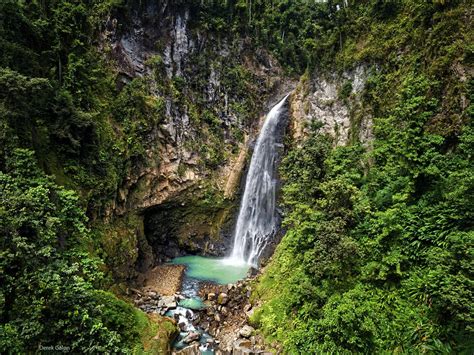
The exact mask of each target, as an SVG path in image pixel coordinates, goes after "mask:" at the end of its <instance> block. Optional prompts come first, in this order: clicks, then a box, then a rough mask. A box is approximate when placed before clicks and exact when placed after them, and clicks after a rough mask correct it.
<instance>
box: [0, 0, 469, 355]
mask: <svg viewBox="0 0 474 355" xmlns="http://www.w3.org/2000/svg"><path fill="white" fill-rule="evenodd" d="M158 3H160V2H158ZM146 4H148V2H147V1H140V2H136V1H131V0H130V1H126V0H123V1H122V0H107V1H99V0H80V1H73V0H42V1H39V0H32V1H21V0H5V1H1V2H0V226H1V238H2V239H1V241H0V243H1V250H0V318H1V320H2V324H1V325H0V352H8V351H10V352H13V353H16V352H18V353H23V352H34V351H37V350H38V349H39V346H40V345H41V346H50V345H61V344H62V345H64V346H67V347H70V350H71V351H74V352H93V353H96V352H126V353H127V352H128V353H130V352H134V351H137V352H139V351H141V350H149V351H152V352H153V351H154V352H159V351H164V350H163V349H166V348H167V344H165V343H163V341H166V339H167V337H168V336H169V335H170V334H172V332H173V329H172V328H173V327H172V326H171V325H170V323H166V324H160V325H157V324H158V323H159V322H160V320H159V319H158V320H157V319H154V320H150V319H149V318H147V317H146V315H145V314H144V313H142V312H140V311H138V310H137V309H135V308H133V307H132V306H131V305H130V304H129V303H127V302H126V301H123V300H120V299H119V298H117V297H116V296H115V295H114V294H112V293H110V292H109V291H107V290H109V289H110V286H111V285H112V284H113V282H114V281H116V280H112V279H111V277H110V275H111V273H110V270H111V269H112V271H113V272H112V274H113V276H115V277H117V278H118V279H121V278H122V275H124V276H123V278H127V277H128V276H129V273H128V271H127V270H125V269H124V268H126V267H127V266H129V265H133V263H134V262H135V261H136V259H137V257H138V256H137V255H138V252H137V250H136V249H135V248H136V247H137V245H138V243H139V241H137V235H136V230H137V225H138V224H139V222H137V219H138V218H136V216H126V217H125V218H124V220H123V221H121V222H120V223H116V224H114V225H107V226H104V225H101V220H102V218H103V217H104V215H105V213H104V211H105V210H106V207H107V206H108V205H110V204H111V201H112V202H114V201H115V199H116V196H117V191H118V189H119V188H120V187H121V184H122V183H123V181H124V180H126V179H127V174H128V173H129V172H130V170H131V168H132V167H134V166H137V165H138V164H139V163H143V160H144V157H145V156H146V152H147V148H148V147H147V146H146V144H147V142H148V141H147V137H148V136H149V135H150V132H151V131H152V129H153V128H154V127H157V126H159V125H160V124H161V123H162V122H163V119H164V115H165V112H164V111H165V110H166V107H165V106H166V105H165V102H164V98H170V99H171V101H172V102H173V104H175V105H176V106H177V107H178V108H180V109H183V108H186V110H187V111H186V112H187V114H188V116H189V120H190V121H191V122H192V125H193V127H195V130H196V132H197V135H196V139H191V140H189V142H186V143H187V144H188V145H189V149H190V150H192V151H196V152H198V153H199V154H200V156H201V157H202V161H200V164H201V165H202V168H203V169H207V170H209V171H212V170H213V169H216V167H218V166H219V165H220V164H221V163H222V161H224V160H225V159H227V158H228V156H227V155H229V154H235V153H236V151H235V148H236V145H235V142H239V141H242V139H243V132H242V129H241V127H242V125H249V121H251V120H252V118H253V117H254V116H255V117H256V116H257V112H254V111H255V110H256V109H257V108H258V107H259V106H258V103H259V102H260V100H261V99H262V97H260V96H259V95H257V92H259V89H258V88H256V86H264V85H265V83H261V82H258V80H257V78H255V77H254V76H253V75H252V73H250V72H249V70H248V69H247V68H245V67H244V66H243V65H242V63H239V61H240V60H242V58H241V57H237V56H230V59H228V60H225V61H221V62H218V61H216V62H213V63H214V64H215V65H216V67H217V68H220V69H221V70H220V71H221V72H222V73H224V74H222V77H221V79H222V86H223V87H224V88H225V90H226V92H233V97H229V98H227V97H226V98H225V100H224V99H221V100H220V101H219V102H220V103H219V105H221V106H219V107H213V106H212V104H209V103H204V102H203V99H202V95H203V92H205V91H206V90H207V89H206V88H207V85H208V82H207V81H208V78H209V77H210V75H211V74H210V72H209V70H210V67H209V66H208V65H207V63H209V62H210V61H212V60H210V58H211V57H215V56H216V55H215V53H213V52H212V48H214V47H212V46H211V47H209V48H207V49H205V50H204V51H202V52H200V53H199V54H198V55H196V56H194V57H193V58H192V61H193V65H192V66H190V67H191V68H199V70H196V72H186V73H184V75H183V76H173V77H171V78H169V77H167V74H166V73H165V70H164V66H163V58H162V57H160V56H159V55H156V56H152V57H150V58H148V61H147V63H145V65H146V67H147V68H148V69H149V70H150V73H151V75H147V76H145V77H139V78H128V79H130V80H126V81H125V82H121V81H120V80H118V79H119V78H118V75H117V73H116V72H115V71H114V66H113V65H111V64H110V63H107V62H106V58H108V59H110V58H111V56H109V54H110V53H108V51H109V50H110V48H108V47H107V46H106V45H104V43H103V42H101V40H102V39H103V38H101V35H102V34H103V32H104V31H105V29H104V26H105V25H104V24H105V19H106V18H107V16H108V15H109V14H111V13H120V14H122V15H123V16H126V14H128V11H131V8H133V7H134V6H135V7H136V6H138V7H145V6H146ZM172 5H173V6H175V7H176V9H178V8H179V7H182V6H187V7H189V9H190V12H191V13H192V14H193V16H192V18H191V20H190V22H191V29H190V31H194V30H196V29H199V30H202V31H208V32H210V33H212V34H213V40H214V41H215V42H216V43H219V42H220V41H221V40H222V39H223V37H224V36H225V37H226V38H227V39H228V44H229V48H231V49H233V48H238V47H239V46H240V47H241V48H243V49H242V50H243V51H244V52H245V51H246V52H252V53H253V55H256V56H259V55H261V52H260V51H259V47H263V48H267V49H269V50H271V51H272V53H273V54H274V55H275V57H276V58H277V59H278V60H279V62H280V64H281V65H282V66H284V67H285V69H286V72H287V74H288V75H299V74H303V73H305V77H306V78H307V80H311V78H312V76H313V73H314V72H315V71H318V72H320V73H340V72H342V71H344V70H346V69H350V68H352V67H354V66H355V65H359V64H362V65H364V66H366V67H367V68H368V71H367V72H368V73H369V76H368V78H367V82H366V87H365V89H364V93H363V98H362V104H363V105H364V106H365V107H366V109H367V112H370V113H371V116H372V117H373V122H374V135H375V138H374V141H373V142H371V143H370V144H368V145H362V144H359V143H358V142H352V144H351V145H349V146H345V147H337V148H334V145H333V142H332V139H331V137H329V136H327V135H325V134H323V133H322V131H321V130H320V128H319V127H318V125H317V124H315V125H314V127H313V128H312V134H311V136H310V137H308V138H307V140H305V141H304V142H303V143H302V146H301V147H299V146H298V147H296V146H295V147H292V148H291V149H290V151H289V152H288V156H287V157H286V158H285V160H284V162H283V166H282V170H281V175H282V178H283V181H284V188H283V201H284V204H285V209H286V217H285V228H286V229H287V233H286V235H285V237H284V238H283V241H282V243H281V245H280V246H279V247H278V250H277V253H276V255H275V257H274V258H273V261H272V262H271V264H270V265H269V267H268V269H267V270H266V272H265V274H264V275H263V277H262V278H261V280H260V283H259V285H258V287H257V291H256V292H255V294H254V296H253V297H257V298H261V299H262V301H263V306H262V308H261V309H260V310H259V311H257V313H256V314H255V317H254V319H253V321H254V322H255V323H256V324H257V325H258V326H259V328H260V329H261V330H262V331H263V333H264V334H265V335H266V336H267V337H268V339H269V340H277V341H279V342H281V344H282V345H283V347H284V349H285V351H286V352H288V353H298V352H301V353H318V352H380V351H393V352H413V349H415V351H420V352H444V353H447V352H453V351H454V352H463V351H466V352H467V351H468V350H472V348H473V344H472V339H473V338H474V337H473V329H472V326H473V314H474V312H473V309H472V299H473V298H474V297H473V295H472V292H473V285H472V276H473V275H472V270H473V269H474V265H473V259H472V251H473V249H472V247H473V246H472V243H473V232H472V227H473V226H472V221H473V220H474V215H473V214H474V212H473V210H472V208H473V206H474V201H473V196H474V191H473V181H474V176H473V171H472V166H473V161H472V159H473V154H474V151H473V144H474V141H473V137H474V135H473V132H474V131H473V129H474V127H472V115H473V114H474V108H473V106H472V104H471V105H469V103H470V102H472V100H473V99H474V92H473V90H474V84H473V82H472V79H471V78H470V75H471V74H470V73H472V65H473V58H474V54H473V52H474V48H473V45H472V39H473V33H472V29H471V28H470V27H469V24H470V22H472V11H473V10H472V6H471V5H469V3H468V2H462V1H455V0H450V1H448V0H433V1H414V0H403V1H395V0H390V1H380V0H365V1H357V2H356V1H344V0H340V1H339V0H337V1H336V0H329V1H327V2H316V1H306V0H298V1H289V0H273V1H264V0H192V1H173V2H172ZM119 30H120V29H119ZM156 46H157V47H159V46H160V43H157V44H156ZM101 50H102V52H101ZM350 89H351V85H350V83H346V85H345V86H344V88H343V90H341V98H347V97H348V96H350V95H351V90H350ZM227 99H228V100H227ZM224 102H225V110H230V112H232V113H233V114H234V115H235V116H236V117H238V122H237V124H235V125H234V126H233V127H232V128H231V129H230V131H231V133H230V135H229V136H230V137H231V138H232V139H231V140H229V141H227V142H226V143H224V140H225V139H227V138H229V137H224V134H223V131H222V130H223V129H224V128H223V124H222V122H220V121H219V117H220V116H219V115H221V114H222V112H224V111H225V110H224V106H223V105H224V104H223V103H224ZM225 112H228V111H225ZM355 125H356V123H355ZM239 127H240V128H239ZM226 129H227V128H226ZM148 143H149V142H148ZM143 164H145V163H143ZM183 169H184V168H183ZM183 169H182V170H183ZM211 192H214V191H211ZM209 196H212V200H211V198H209V199H210V201H203V203H204V204H208V205H213V204H216V201H217V202H219V201H218V197H215V196H214V195H213V194H212V193H210V194H209ZM219 203H220V202H219ZM206 206H207V205H206ZM206 206H205V207H206ZM92 222H94V223H96V224H99V225H100V226H99V227H98V226H97V225H96V224H94V223H92ZM205 222H207V221H205ZM205 222H203V224H205ZM122 224H123V225H124V226H122ZM129 224H130V225H129ZM129 230H131V231H132V232H131V233H132V234H133V235H130V233H128V231H129ZM134 233H135V234H134ZM104 238H105V239H104ZM107 238H108V239H107ZM275 290H278V293H275ZM158 328H159V329H158ZM157 332H158V333H159V334H158V335H159V336H158V338H159V339H158V341H154V340H153V337H155V335H156V334H157Z"/></svg>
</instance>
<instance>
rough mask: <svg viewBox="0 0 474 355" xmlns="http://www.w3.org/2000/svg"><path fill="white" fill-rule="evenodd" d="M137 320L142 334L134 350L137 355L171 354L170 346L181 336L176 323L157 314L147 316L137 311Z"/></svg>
mask: <svg viewBox="0 0 474 355" xmlns="http://www.w3.org/2000/svg"><path fill="white" fill-rule="evenodd" d="M135 318H136V321H137V324H138V330H139V333H140V343H138V344H137V345H136V347H135V349H134V353H135V354H169V353H170V352H171V348H170V344H171V342H172V341H173V339H174V338H176V336H177V335H178V334H179V331H178V328H177V327H176V325H175V324H174V322H173V321H172V320H171V319H169V318H167V317H162V316H159V315H157V314H149V315H147V314H145V313H144V312H142V311H140V310H138V309H136V310H135Z"/></svg>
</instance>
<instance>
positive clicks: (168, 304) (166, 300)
mask: <svg viewBox="0 0 474 355" xmlns="http://www.w3.org/2000/svg"><path fill="white" fill-rule="evenodd" d="M159 305H160V307H164V308H168V309H175V308H176V307H177V306H178V304H177V303H176V300H175V298H174V296H163V297H161V299H160V304H159Z"/></svg>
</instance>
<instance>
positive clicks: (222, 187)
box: [100, 1, 291, 278]
mask: <svg viewBox="0 0 474 355" xmlns="http://www.w3.org/2000/svg"><path fill="white" fill-rule="evenodd" d="M198 21H199V19H198V17H197V16H196V9H195V8H193V7H192V6H191V5H185V6H183V5H176V4H173V3H172V2H168V1H162V2H153V1H148V2H141V3H140V4H135V5H133V6H131V7H129V8H128V9H127V11H117V12H116V13H111V14H110V15H109V17H108V19H107V21H106V24H105V26H104V29H103V31H102V34H101V41H100V46H101V50H102V51H103V52H104V53H107V58H109V59H110V60H111V61H112V63H113V70H114V71H115V72H116V73H117V79H116V80H117V81H116V85H117V86H118V87H119V88H120V89H121V91H122V92H124V91H126V90H127V87H132V86H134V85H138V84H140V85H144V86H145V87H146V89H147V99H146V100H148V101H149V102H150V103H151V105H154V106H159V110H158V112H157V113H155V115H158V116H159V117H155V121H154V122H152V123H151V124H150V122H141V123H138V126H136V127H134V129H136V130H137V132H138V139H139V140H140V145H141V148H142V149H141V150H140V152H139V154H137V155H136V156H135V157H133V159H132V161H131V163H130V164H129V165H128V168H127V171H126V172H125V176H126V178H125V179H124V181H123V182H122V184H121V186H120V187H119V189H118V193H117V197H116V198H115V199H114V200H113V201H111V203H110V204H109V206H108V208H107V209H106V212H105V216H106V219H108V220H110V223H109V226H112V225H115V226H119V227H118V228H114V227H106V229H107V232H106V237H105V239H106V242H105V245H106V246H107V254H108V264H109V265H110V267H111V269H112V270H114V273H115V274H116V276H117V277H118V278H130V277H133V275H134V274H135V270H137V269H138V270H139V271H145V270H146V269H147V268H149V267H150V266H151V265H152V264H154V263H157V262H160V261H164V260H167V259H168V258H170V257H174V256H177V255H181V254H183V253H186V252H187V253H189V252H199V253H201V254H212V255H216V254H220V255H222V254H223V253H224V245H228V244H229V241H228V239H229V238H230V225H229V223H230V222H231V219H232V218H233V217H234V214H235V208H236V204H238V199H236V195H235V194H236V193H237V192H238V190H239V182H240V176H241V174H242V171H243V169H244V168H245V164H246V161H247V158H248V152H247V151H248V145H249V144H250V143H251V142H252V141H253V140H254V139H255V134H256V132H257V131H258V128H259V126H260V123H261V122H260V121H261V118H262V115H263V114H264V113H265V111H266V109H267V108H268V107H269V105H270V104H272V101H274V100H275V99H277V98H278V96H279V95H282V93H283V92H285V90H288V88H289V86H290V85H291V84H290V80H288V79H285V75H284V73H283V71H282V69H281V68H280V66H279V65H278V63H277V62H276V60H275V59H274V58H273V57H272V55H271V54H270V53H269V52H267V51H266V50H263V49H255V48H253V47H252V45H251V43H250V42H249V41H248V40H246V39H245V38H231V37H228V36H226V35H225V34H222V33H214V32H212V31H206V30H205V29H203V28H202V26H200V25H199V23H198ZM134 124H135V125H136V124H137V123H134ZM114 236H116V237H114ZM224 236H225V237H227V240H226V239H225V238H224ZM130 250H132V251H134V252H132V253H131V252H130ZM118 255H120V257H117V256H118ZM124 255H127V257H125V258H124ZM134 265H135V266H136V267H133V266H134Z"/></svg>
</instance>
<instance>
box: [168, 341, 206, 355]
mask: <svg viewBox="0 0 474 355" xmlns="http://www.w3.org/2000/svg"><path fill="white" fill-rule="evenodd" d="M173 354H175V355H201V352H200V351H199V343H195V344H193V345H190V346H187V347H185V348H184V349H181V350H179V351H176V352H173Z"/></svg>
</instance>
